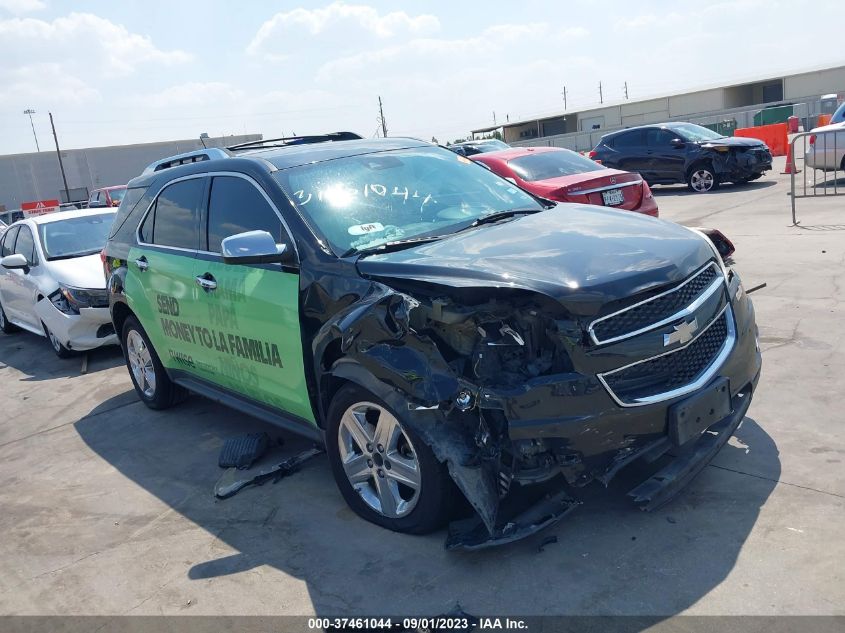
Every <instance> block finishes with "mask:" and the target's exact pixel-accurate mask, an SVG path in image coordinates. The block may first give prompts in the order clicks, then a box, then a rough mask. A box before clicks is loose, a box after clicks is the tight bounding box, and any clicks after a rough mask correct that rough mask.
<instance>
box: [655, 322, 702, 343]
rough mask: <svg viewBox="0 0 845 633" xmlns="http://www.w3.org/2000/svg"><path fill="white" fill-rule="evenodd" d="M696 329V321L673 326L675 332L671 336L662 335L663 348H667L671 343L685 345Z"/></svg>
mask: <svg viewBox="0 0 845 633" xmlns="http://www.w3.org/2000/svg"><path fill="white" fill-rule="evenodd" d="M697 329H698V319H693V320H692V321H689V322H685V323H681V324H680V325H676V326H675V331H674V332H672V333H671V334H664V335H663V347H668V346H669V345H672V343H681V344H684V343H687V342H689V341H691V340H692V335H693V334H695V332H696V330H697Z"/></svg>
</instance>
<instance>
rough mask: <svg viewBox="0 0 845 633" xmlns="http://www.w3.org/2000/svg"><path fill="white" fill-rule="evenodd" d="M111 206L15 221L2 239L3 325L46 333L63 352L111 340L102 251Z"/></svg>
mask: <svg viewBox="0 0 845 633" xmlns="http://www.w3.org/2000/svg"><path fill="white" fill-rule="evenodd" d="M115 213H116V212H115V211H103V210H100V209H96V210H94V209H91V210H88V209H85V210H82V211H60V212H57V213H50V214H47V215H42V216H38V217H32V218H26V219H23V220H19V221H18V222H15V223H14V224H12V225H11V226H9V228H8V229H7V230H6V231H5V232H4V233H3V236H2V239H0V330H2V331H3V332H5V333H6V334H11V333H12V332H14V331H16V330H17V329H19V328H21V329H24V330H28V331H30V332H33V333H35V334H39V335H41V336H46V337H47V338H48V339H49V340H50V344H51V345H52V347H53V350H54V351H55V352H56V354H57V355H58V356H59V357H60V358H65V357H67V356H70V355H71V354H72V353H73V352H76V351H83V350H89V349H94V348H95V347H100V346H102V345H116V344H117V342H118V340H117V336H116V335H115V333H114V328H113V327H112V323H111V315H110V313H109V307H108V305H109V298H108V292H107V291H106V280H105V275H104V274H103V264H102V261H101V260H100V251H101V250H102V249H103V246H104V245H105V243H106V239H107V238H108V234H109V230H110V229H111V225H112V221H113V220H114V216H115Z"/></svg>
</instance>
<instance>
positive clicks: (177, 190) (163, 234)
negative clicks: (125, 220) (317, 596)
mask: <svg viewBox="0 0 845 633" xmlns="http://www.w3.org/2000/svg"><path fill="white" fill-rule="evenodd" d="M204 187H205V178H190V179H188V180H181V181H179V182H176V183H173V184H172V185H168V186H167V187H165V188H164V190H163V191H162V192H161V193H160V194H159V196H158V198H157V199H156V202H155V204H154V205H153V208H152V209H150V212H149V214H147V218H146V220H144V224H143V226H142V227H141V232H140V234H141V241H142V242H146V243H148V244H155V245H156V246H169V247H173V248H183V249H187V250H192V251H195V250H197V248H198V247H199V210H200V206H201V204H202V196H203V189H204Z"/></svg>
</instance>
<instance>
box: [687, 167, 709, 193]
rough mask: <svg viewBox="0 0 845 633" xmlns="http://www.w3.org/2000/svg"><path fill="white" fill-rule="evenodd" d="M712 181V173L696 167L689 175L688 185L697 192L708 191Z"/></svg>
mask: <svg viewBox="0 0 845 633" xmlns="http://www.w3.org/2000/svg"><path fill="white" fill-rule="evenodd" d="M714 182H715V180H714V178H713V173H712V172H710V171H709V170H707V169H696V170H695V171H694V172H692V175H691V176H690V186H692V188H693V190H695V191H698V192H702V193H703V192H705V191H710V190H711V189H712V188H713V183H714Z"/></svg>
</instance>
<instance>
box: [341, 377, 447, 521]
mask: <svg viewBox="0 0 845 633" xmlns="http://www.w3.org/2000/svg"><path fill="white" fill-rule="evenodd" d="M327 417H328V425H327V426H328V428H327V429H326V448H327V451H328V456H329V462H330V463H331V467H332V473H333V474H334V478H335V482H336V483H337V487H338V488H339V489H340V494H341V495H343V498H344V500H345V501H346V503H347V504H349V507H350V508H352V510H354V511H355V513H356V514H358V515H359V516H360V517H361V518H363V519H366V520H367V521H369V522H371V523H375V524H376V525H380V526H381V527H384V528H387V529H388V530H393V531H394V532H404V533H407V534H426V533H428V532H432V531H434V530H436V529H438V528H439V527H441V526H442V525H443V524H444V523H445V522H446V521H447V520H448V519H449V516H450V514H451V513H452V509H453V507H454V499H455V492H456V488H455V485H454V483H453V482H452V478H451V477H450V476H449V471H448V468H447V467H446V465H445V464H443V463H441V462H439V461H438V460H437V458H436V457H435V456H434V453H433V452H432V450H431V448H429V446H428V445H427V444H425V442H423V440H422V438H420V437H419V436H418V435H416V433H414V432H413V431H412V430H411V429H410V428H407V427H406V426H403V425H402V422H401V421H400V419H399V417H398V416H397V415H396V414H395V413H394V412H393V411H391V410H390V409H389V408H388V407H387V405H386V404H385V403H384V402H382V401H381V400H380V399H378V398H376V397H375V396H373V395H372V394H371V393H369V392H367V391H365V390H363V389H361V388H360V387H357V386H355V385H346V386H344V387H343V388H341V389H340V390H339V391H338V392H337V394H335V396H334V398H333V399H332V403H331V405H330V406H329V410H328V416H327ZM406 482H407V483H406ZM408 484H410V485H408Z"/></svg>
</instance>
